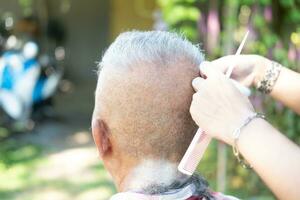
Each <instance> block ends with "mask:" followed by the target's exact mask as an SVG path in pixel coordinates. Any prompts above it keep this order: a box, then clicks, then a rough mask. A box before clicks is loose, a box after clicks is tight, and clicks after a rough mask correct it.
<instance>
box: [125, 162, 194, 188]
mask: <svg viewBox="0 0 300 200" xmlns="http://www.w3.org/2000/svg"><path fill="white" fill-rule="evenodd" d="M177 165H178V163H172V162H170V161H166V160H150V159H149V160H144V161H142V162H140V164H138V165H137V166H136V167H135V168H133V169H132V170H131V171H130V173H129V174H128V175H127V176H126V178H125V180H124V182H123V187H122V191H136V192H142V193H145V194H158V193H162V192H166V191H168V190H170V189H176V187H177V188H179V187H180V186H182V185H183V184H184V183H185V182H186V181H187V180H188V178H189V177H187V176H185V175H183V174H181V173H180V172H178V170H177Z"/></svg>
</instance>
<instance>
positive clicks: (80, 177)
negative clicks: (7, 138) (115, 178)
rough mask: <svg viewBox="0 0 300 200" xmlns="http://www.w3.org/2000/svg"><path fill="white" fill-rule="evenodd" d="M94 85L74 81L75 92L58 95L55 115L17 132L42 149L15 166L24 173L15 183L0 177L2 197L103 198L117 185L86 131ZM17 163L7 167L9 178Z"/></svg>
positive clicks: (19, 199)
mask: <svg viewBox="0 0 300 200" xmlns="http://www.w3.org/2000/svg"><path fill="white" fill-rule="evenodd" d="M94 87H95V85H94V83H90V84H88V83H86V84H84V85H83V84H77V85H76V86H74V91H73V92H71V93H69V94H64V95H58V96H57V97H56V107H55V112H56V114H57V116H58V119H55V120H51V121H46V122H43V123H41V124H38V125H37V128H36V130H35V131H34V132H33V133H26V134H23V135H21V136H18V141H20V142H22V143H24V144H29V143H30V144H33V145H37V146H38V147H39V148H40V149H41V152H42V154H41V156H40V157H39V158H38V159H37V161H35V162H34V164H32V163H31V164H30V165H20V166H18V167H19V168H22V169H21V170H23V176H26V178H25V179H24V180H23V181H19V180H18V181H19V182H20V183H19V184H11V185H13V186H9V184H8V185H5V183H3V182H2V184H1V183H0V189H2V191H8V192H7V195H6V199H15V200H106V199H108V198H109V196H110V195H111V194H112V193H113V192H114V191H115V189H114V187H113V184H112V182H111V179H110V176H109V175H108V174H107V173H106V171H105V170H104V168H103V166H102V164H101V161H100V160H99V158H98V155H97V152H96V148H95V146H94V143H93V141H92V137H91V134H90V132H89V125H90V116H91V111H92V106H93V89H94ZM16 167H17V166H13V167H12V168H11V169H10V170H8V171H7V173H6V175H5V176H7V179H14V177H15V176H14V175H15V174H16V173H19V171H18V168H17V169H15V168H16ZM9 171H11V173H12V175H11V176H10V175H9V173H10V172H9ZM10 177H12V178H10ZM0 180H1V176H0ZM2 180H3V177H2ZM12 181H14V180H12ZM5 187H8V188H5ZM9 187H12V188H9ZM5 189H6V190H5ZM5 194H6V193H5ZM0 199H1V200H2V199H3V198H1V197H0Z"/></svg>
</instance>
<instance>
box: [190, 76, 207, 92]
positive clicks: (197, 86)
mask: <svg viewBox="0 0 300 200" xmlns="http://www.w3.org/2000/svg"><path fill="white" fill-rule="evenodd" d="M203 82H204V79H203V78H200V77H197V78H195V79H194V80H193V81H192V85H193V88H194V90H195V91H196V92H197V91H198V90H200V88H201V87H202V86H201V85H202V83H203Z"/></svg>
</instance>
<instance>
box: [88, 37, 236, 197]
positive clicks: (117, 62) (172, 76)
mask: <svg viewBox="0 0 300 200" xmlns="http://www.w3.org/2000/svg"><path fill="white" fill-rule="evenodd" d="M202 61H203V55H202V54H201V51H200V50H199V49H198V48H197V47H196V46H194V45H192V44H191V43H190V42H188V41H186V40H185V39H183V38H181V37H179V36H178V35H176V34H174V33H168V32H160V31H150V32H138V31H133V32H127V33H123V34H121V35H120V36H119V37H118V38H117V39H116V40H115V42H114V43H112V44H111V46H110V47H109V48H108V50H107V51H106V52H105V54H104V56H103V58H102V61H101V62H100V74H99V78H98V84H97V89H96V95H95V96H96V97H95V109H94V114H93V119H92V132H93V137H94V140H95V143H96V145H97V148H98V151H99V154H100V157H101V158H102V160H103V163H104V166H105V168H106V169H107V170H108V171H109V172H110V174H111V175H112V177H113V180H114V183H115V185H116V187H117V189H118V191H119V192H120V193H118V194H116V195H114V196H113V197H112V198H111V199H113V200H116V199H123V200H124V199H126V200H128V199H129V200H132V199H138V200H141V199H189V200H197V199H236V198H234V197H230V196H225V195H223V194H220V193H215V192H212V191H211V190H210V189H209V188H208V186H207V182H206V181H205V180H204V179H203V178H201V177H200V176H199V175H194V176H191V177H188V176H185V175H183V174H180V172H178V171H177V166H178V163H179V162H180V160H181V158H182V157H183V155H184V153H185V151H186V149H187V147H188V145H189V144H190V142H191V140H192V138H193V136H194V134H195V132H196V130H197V126H196V124H195V123H194V121H193V120H192V118H191V116H190V113H189V108H190V104H191V101H192V95H193V88H192V85H191V81H192V80H193V79H194V78H195V77H197V76H198V75H199V68H198V66H199V64H200V63H201V62H202Z"/></svg>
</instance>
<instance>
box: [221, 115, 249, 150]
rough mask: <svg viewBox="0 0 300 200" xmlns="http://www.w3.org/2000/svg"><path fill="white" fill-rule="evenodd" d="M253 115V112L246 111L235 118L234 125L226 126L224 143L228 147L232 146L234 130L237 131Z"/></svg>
mask: <svg viewBox="0 0 300 200" xmlns="http://www.w3.org/2000/svg"><path fill="white" fill-rule="evenodd" d="M253 115H255V112H254V111H248V112H245V113H244V114H242V115H240V117H238V118H236V120H234V123H232V125H231V126H228V128H229V129H228V134H227V136H228V138H227V140H226V141H225V142H226V143H227V144H229V145H230V146H232V145H233V144H234V140H235V135H234V132H235V130H236V129H238V128H239V127H241V126H242V125H243V124H244V123H245V121H246V120H247V119H248V118H249V117H250V116H253Z"/></svg>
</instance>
